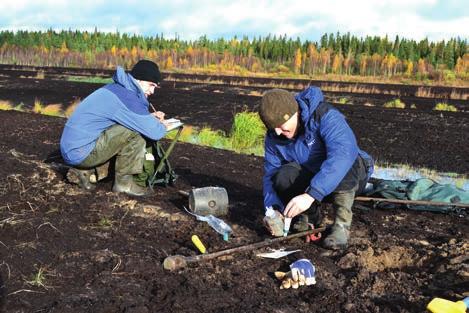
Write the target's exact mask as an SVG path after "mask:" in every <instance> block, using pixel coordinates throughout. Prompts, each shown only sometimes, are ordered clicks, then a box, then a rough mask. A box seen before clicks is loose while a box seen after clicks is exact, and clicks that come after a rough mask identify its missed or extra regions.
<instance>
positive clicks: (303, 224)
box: [293, 203, 322, 232]
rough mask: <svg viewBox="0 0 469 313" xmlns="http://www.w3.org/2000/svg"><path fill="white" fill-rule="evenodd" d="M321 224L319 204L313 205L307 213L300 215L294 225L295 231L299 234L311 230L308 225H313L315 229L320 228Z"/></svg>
mask: <svg viewBox="0 0 469 313" xmlns="http://www.w3.org/2000/svg"><path fill="white" fill-rule="evenodd" d="M321 223H322V213H321V208H320V206H319V205H318V204H316V203H313V204H312V205H311V207H310V208H309V209H308V210H307V211H306V212H305V213H302V214H300V215H298V217H297V219H296V221H295V222H294V224H293V229H294V230H295V231H297V232H302V231H307V230H309V229H311V227H309V225H308V224H313V225H314V228H318V227H319V225H321Z"/></svg>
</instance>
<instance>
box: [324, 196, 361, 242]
mask: <svg viewBox="0 0 469 313" xmlns="http://www.w3.org/2000/svg"><path fill="white" fill-rule="evenodd" d="M354 197H355V192H354V191H350V192H341V193H335V194H333V198H332V206H333V207H334V210H335V221H334V225H332V227H331V231H330V233H329V235H328V236H327V237H326V239H324V242H323V244H322V245H323V247H324V248H326V249H331V250H341V249H345V248H347V245H348V239H349V237H350V225H351V224H352V216H353V213H352V205H353V200H354Z"/></svg>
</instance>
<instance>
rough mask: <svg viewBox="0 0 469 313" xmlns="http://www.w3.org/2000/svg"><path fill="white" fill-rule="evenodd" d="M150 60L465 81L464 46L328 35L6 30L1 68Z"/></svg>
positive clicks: (0, 35)
mask: <svg viewBox="0 0 469 313" xmlns="http://www.w3.org/2000/svg"><path fill="white" fill-rule="evenodd" d="M143 57H145V58H150V59H152V60H154V61H156V62H157V63H158V64H160V65H161V66H162V67H163V68H164V69H168V70H171V69H181V70H184V69H200V68H202V69H204V68H205V69H208V70H212V71H219V72H234V73H239V74H243V73H248V72H253V73H285V74H303V75H318V74H319V75H320V74H338V75H362V76H406V77H411V78H421V79H422V78H430V79H441V78H444V79H452V78H456V77H458V78H462V79H464V80H466V79H468V72H469V50H468V45H467V40H466V39H461V38H451V39H449V40H447V41H445V40H442V41H436V42H434V41H429V40H428V39H423V40H420V41H416V40H410V39H405V38H400V37H399V36H396V37H395V38H394V39H390V38H388V37H387V36H385V37H379V36H373V37H372V36H366V37H365V38H361V37H360V38H359V37H357V36H353V35H350V33H346V34H341V33H336V34H332V33H331V34H324V35H323V36H322V37H321V39H320V40H319V41H318V42H315V41H309V40H305V41H302V40H300V39H299V38H296V39H292V38H288V37H287V36H286V35H283V36H275V35H268V36H265V37H262V36H259V37H254V38H251V39H250V38H248V37H247V36H244V37H242V38H238V37H236V36H235V37H233V38H231V39H224V38H219V39H215V40H211V39H208V38H207V36H202V37H200V38H199V39H197V40H193V41H192V40H181V39H179V38H178V37H176V38H172V39H169V38H165V37H164V36H163V35H156V36H153V37H145V36H141V35H135V34H134V35H129V34H126V33H119V32H115V33H104V32H99V31H98V30H95V31H94V32H88V31H78V30H75V31H72V30H68V31H65V30H64V31H60V32H57V31H53V30H48V31H16V32H13V31H1V32H0V62H2V63H9V64H24V65H43V66H75V67H83V66H86V67H97V68H113V67H115V66H116V65H124V66H126V67H129V66H131V64H133V63H134V62H135V61H136V60H138V59H140V58H143Z"/></svg>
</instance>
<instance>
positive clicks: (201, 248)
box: [192, 235, 207, 254]
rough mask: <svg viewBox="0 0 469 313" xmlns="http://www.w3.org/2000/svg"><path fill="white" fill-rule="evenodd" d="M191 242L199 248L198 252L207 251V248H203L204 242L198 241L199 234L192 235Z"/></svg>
mask: <svg viewBox="0 0 469 313" xmlns="http://www.w3.org/2000/svg"><path fill="white" fill-rule="evenodd" d="M192 243H193V244H194V245H195V246H196V247H197V249H199V251H200V253H202V254H204V253H205V252H207V249H205V246H204V244H203V243H202V241H200V239H199V236H197V235H192Z"/></svg>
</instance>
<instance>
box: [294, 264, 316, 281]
mask: <svg viewBox="0 0 469 313" xmlns="http://www.w3.org/2000/svg"><path fill="white" fill-rule="evenodd" d="M290 270H291V276H292V279H293V281H295V282H299V284H300V286H301V285H302V284H306V286H309V285H314V284H315V283H316V278H315V273H316V269H315V268H314V265H313V264H312V263H311V261H310V260H308V259H300V260H297V261H295V262H293V263H292V264H290Z"/></svg>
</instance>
